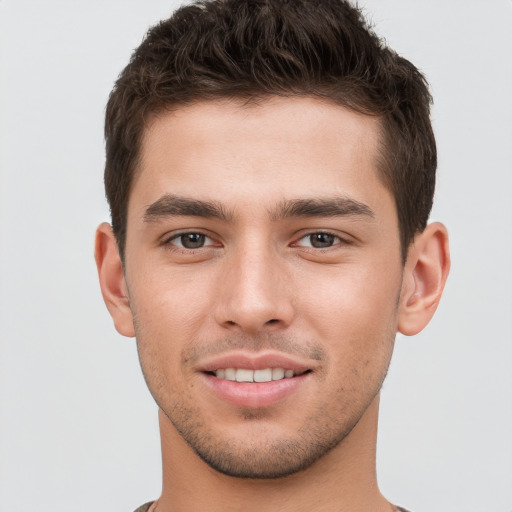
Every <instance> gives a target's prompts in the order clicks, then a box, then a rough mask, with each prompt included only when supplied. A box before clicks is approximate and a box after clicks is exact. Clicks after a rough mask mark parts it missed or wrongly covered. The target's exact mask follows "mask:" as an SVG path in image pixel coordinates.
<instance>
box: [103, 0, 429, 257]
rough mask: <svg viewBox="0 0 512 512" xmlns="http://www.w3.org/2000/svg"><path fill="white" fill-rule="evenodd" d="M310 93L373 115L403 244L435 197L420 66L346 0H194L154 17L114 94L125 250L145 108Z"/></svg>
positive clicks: (113, 194)
mask: <svg viewBox="0 0 512 512" xmlns="http://www.w3.org/2000/svg"><path fill="white" fill-rule="evenodd" d="M268 95H278V96H294V95H311V96H316V97H319V98H324V99H328V100H330V101H333V102H335V103H337V104H340V105H343V106H345V107H347V108H349V109H352V110H354V111H357V112H361V113H364V114H368V115H374V116H377V117H379V119H380V120H381V128H382V134H383V136H382V148H381V152H380V165H379V167H380V169H379V170H380V176H381V178H382V179H383V181H384V183H385V184H386V186H387V187H388V188H389V189H390V190H391V192H392V193H393V195H394V198H395V203H396V207H397V212H398V219H399V229H400V237H401V246H402V256H403V259H404V260H405V256H406V254H407V248H408V246H409V244H410V243H411V241H412V240H413V238H414V235H415V234H416V233H418V232H421V231H423V229H424V228H425V226H426V224H427V220H428V216H429V214H430V210H431V207H432V201H433V195H434V186H435V172H436V166H437V153H436V144H435V139H434V135H433V132H432V127H431V124H430V104H431V101H432V98H431V96H430V93H429V91H428V85H427V82H426V80H425V78H424V77H423V75H422V74H421V73H420V72H419V71H418V69H417V68H416V67H415V66H413V65H412V64H411V63H410V62H409V61H408V60H406V59H404V58H402V57H400V56H399V55H397V54H396V53H395V52H394V51H392V50H391V49H389V48H387V47H386V46H385V45H384V43H383V42H382V41H381V40H380V39H379V38H378V37H377V36H376V34H375V33H374V32H373V30H372V29H371V28H370V27H369V26H368V24H367V23H366V21H365V19H364V17H363V15H362V13H361V11H360V10H359V9H358V8H356V7H354V6H352V5H351V4H350V3H349V2H348V1H345V0H200V1H196V2H194V3H192V4H190V5H187V6H184V7H181V8H180V9H178V10H177V11H175V12H174V14H173V15H172V16H171V17H170V18H169V19H167V20H165V21H162V22H161V23H159V24H158V25H156V26H154V27H153V28H151V29H150V30H149V32H148V34H147V36H146V38H145V39H144V41H143V42H142V44H141V45H140V46H139V47H138V48H137V49H136V50H135V52H134V53H133V55H132V57H131V60H130V62H129V64H128V65H127V66H126V68H125V69H124V70H123V71H122V73H121V74H120V76H119V78H118V80H117V82H116V84H115V87H114V89H113V91H112V93H111V94H110V98H109V101H108V105H107V110H106V121H105V139H106V164H105V188H106V194H107V199H108V201H109V204H110V210H111V215H112V226H113V230H114V233H115V235H116V239H117V242H118V246H119V251H120V254H121V258H123V259H124V247H125V239H126V222H127V207H128V199H129V195H130V190H131V185H132V182H133V176H134V172H135V171H136V169H137V166H138V158H139V153H140V146H141V140H142V137H143V134H144V129H145V126H146V123H147V120H148V119H149V118H150V117H151V115H152V114H154V113H157V112H160V111H162V110H164V109H166V108H170V107H172V108H179V107H180V106H182V105H186V104H190V103H193V102H197V101H203V100H213V99H218V98H239V99H245V100H251V99H255V98H259V97H264V96H268Z"/></svg>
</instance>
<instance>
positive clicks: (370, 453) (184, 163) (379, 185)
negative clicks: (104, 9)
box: [95, 0, 449, 512]
mask: <svg viewBox="0 0 512 512" xmlns="http://www.w3.org/2000/svg"><path fill="white" fill-rule="evenodd" d="M430 101H431V98H430V95H429V92H428V88H427V85H426V82H425V80H424V78H423V76H422V75H421V74H420V73H419V71H418V70H417V69H416V68H415V67H414V66H413V65H412V64H411V63H410V62H408V61H406V60H405V59H403V58H401V57H399V56H397V55H396V54H395V53H394V52H392V51H391V50H390V49H388V48H386V47H385V46H384V45H383V43H382V42H381V41H380V40H379V39H378V38H377V37H376V36H375V34H374V33H373V32H372V31H371V30H370V29H369V28H368V27H367V25H366V23H365V21H364V19H363V17H362V16H361V14H360V12H359V11H358V10H357V9H356V8H354V7H353V6H351V5H350V4H349V3H347V2H345V1H342V0H322V1H320V0H296V1H286V0H260V1H241V0H226V1H207V2H200V3H197V4H193V5H189V6H188V7H183V8H181V9H179V10H178V11H177V12H175V13H174V15H173V16H172V17H171V18H170V19H169V20H167V21H164V22H162V23H161V24H159V25H157V26H156V27H154V28H153V29H152V30H151V31H150V32H149V33H148V35H147V37H146V39H145V41H144V42H143V43H142V44H141V46H140V47H139V48H138V49H137V50H136V51H135V53H134V55H133V57H132V59H131V61H130V63H129V65H128V66H127V67H126V68H125V70H124V71H123V72H122V74H121V76H120V77H119V79H118V81H117V83H116V86H115V88H114V90H113V92H112V94H111V97H110V99H109V103H108V107H107V114H106V131H105V133H106V142H107V161H106V170H105V184H106V191H107V197H108V200H109V202H110V207H111V212H112V227H111V226H110V225H108V224H102V225H101V226H100V227H99V228H98V231H97V237H96V252H95V255H96V261H97V265H98V272H99V277H100V283H101V288H102V293H103V296H104V299H105V302H106V304H107V307H108V309H109V311H110V313H111V315H112V318H113V320H114V324H115V326H116V329H117V330H118V331H119V332H120V333H121V334H123V335H125V336H135V337H136V339H137V347H138V351H139V357H140V361H141V365H142V370H143V373H144V376H145V379H146V382H147V384H148V387H149V389H150V391H151V393H152V395H153V397H154V398H155V401H156V402H157V404H158V406H159V422H160V432H161V440H162V457H163V488H162V493H161V496H160V498H159V499H158V500H157V501H155V502H150V503H147V504H146V505H144V506H142V507H140V508H139V509H138V510H139V511H147V510H149V511H151V512H154V511H159V512H171V511H173V512H174V511H179V512H184V511H203V510H208V511H220V510H233V511H238V510H244V511H252V510H261V509H262V508H263V509H264V510H265V511H270V512H272V511H289V510H290V511H291V510H294V511H309V510H315V511H328V512H331V511H350V512H356V511H372V512H376V511H379V512H380V511H382V512H383V511H396V510H403V509H401V508H399V507H397V506H395V505H392V504H391V503H390V502H388V501H387V500H386V499H385V498H384V497H383V496H382V495H381V493H380V492H379V489H378V486H377V479H376V475H375V444H376V435H377V419H378V408H379V391H380V388H381V385H382V382H383V380H384V378H385V375H386V372H387V368H388V365H389V362H390V358H391V354H392V351H393V345H394V339H395V335H396V332H402V333H404V334H406V335H413V334H416V333H418V332H419V331H421V330H422V329H423V328H424V327H425V326H426V324H427V323H428V322H429V320H430V319H431V317H432V315H433V314H434V312H435V309H436V307H437V304H438V302H439V299H440V297H441V293H442V290H443V286H444V283H445V280H446V277H447V274H448V269H449V253H448V241H447V240H448V238H447V233H446V230H445V228H444V226H443V225H441V224H439V223H435V224H430V225H427V219H428V215H429V212H430V209H431V206H432V198H433V192H434V182H435V169H436V149H435V141H434V137H433V134H432V130H431V125H430V120H429V106H430Z"/></svg>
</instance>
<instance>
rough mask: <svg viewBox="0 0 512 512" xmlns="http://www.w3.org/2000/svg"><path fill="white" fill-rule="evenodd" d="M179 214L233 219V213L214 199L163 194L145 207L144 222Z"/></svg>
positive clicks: (223, 219)
mask: <svg viewBox="0 0 512 512" xmlns="http://www.w3.org/2000/svg"><path fill="white" fill-rule="evenodd" d="M179 216H188V217H204V218H210V219H220V220H222V221H225V222H231V221H232V220H233V214H232V213H231V212H228V211H226V210H225V208H223V206H222V205H221V204H219V203H217V202H215V201H201V200H200V199H190V198H188V197H182V196H175V195H172V194H165V195H163V196H162V197H160V198H159V199H157V200H156V201H155V202H154V203H152V204H150V205H149V206H148V207H147V208H146V211H145V212H144V222H155V221H158V220H161V219H163V218H166V217H179Z"/></svg>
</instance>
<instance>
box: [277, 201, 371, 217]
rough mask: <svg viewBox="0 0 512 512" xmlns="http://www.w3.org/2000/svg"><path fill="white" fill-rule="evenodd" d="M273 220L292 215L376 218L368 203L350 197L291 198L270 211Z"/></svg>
mask: <svg viewBox="0 0 512 512" xmlns="http://www.w3.org/2000/svg"><path fill="white" fill-rule="evenodd" d="M270 216H271V218H272V220H274V221H277V220H281V219H286V218H290V217H347V216H349V217H353V216H362V217H369V218H372V219H373V218H374V217H375V213H374V211H373V210H372V209H371V208H370V207H369V206H368V205H366V204H364V203H361V202H359V201H356V200H355V199H352V198H350V197H344V196H342V197H329V198H315V199H291V200H286V201H283V202H282V203H281V204H280V205H279V206H278V207H277V208H276V209H275V210H273V211H272V212H270Z"/></svg>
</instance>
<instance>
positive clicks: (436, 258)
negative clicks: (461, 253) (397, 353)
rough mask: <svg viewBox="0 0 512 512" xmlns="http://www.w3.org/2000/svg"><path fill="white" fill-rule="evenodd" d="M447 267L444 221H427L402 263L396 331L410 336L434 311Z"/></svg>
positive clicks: (421, 328)
mask: <svg viewBox="0 0 512 512" xmlns="http://www.w3.org/2000/svg"><path fill="white" fill-rule="evenodd" d="M449 270H450V251H449V248H448V232H447V230H446V228H445V227H444V226H443V224H440V223H438V222H435V223H433V224H429V225H428V226H427V227H426V228H425V230H424V231H423V232H422V233H419V234H418V235H417V236H416V237H415V240H414V243H413V244H412V245H411V247H410V248H409V254H408V257H407V261H406V263H405V269H404V277H403V283H402V293H401V296H400V311H399V317H398V331H399V332H401V333H402V334H406V335H408V336H412V335H414V334H417V333H419V332H420V331H421V330H423V329H424V328H425V327H426V325H427V324H428V323H429V321H430V319H431V318H432V316H433V315H434V313H435V311H436V309H437V305H438V304H439V301H440V299H441V295H442V293H443V289H444V285H445V283H446V279H447V277H448V272H449Z"/></svg>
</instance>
